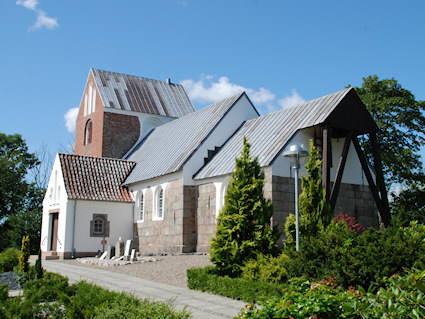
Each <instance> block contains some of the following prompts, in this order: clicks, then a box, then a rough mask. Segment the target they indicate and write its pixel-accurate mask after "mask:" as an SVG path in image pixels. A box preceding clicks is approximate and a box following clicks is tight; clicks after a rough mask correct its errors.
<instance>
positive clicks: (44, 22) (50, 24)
mask: <svg viewBox="0 0 425 319" xmlns="http://www.w3.org/2000/svg"><path fill="white" fill-rule="evenodd" d="M57 26H58V20H57V19H56V18H50V17H48V16H46V14H45V13H44V12H43V11H41V10H39V11H38V15H37V21H36V23H35V24H34V25H33V26H32V27H31V28H30V30H36V29H40V28H42V27H46V28H47V29H54V28H56V27H57Z"/></svg>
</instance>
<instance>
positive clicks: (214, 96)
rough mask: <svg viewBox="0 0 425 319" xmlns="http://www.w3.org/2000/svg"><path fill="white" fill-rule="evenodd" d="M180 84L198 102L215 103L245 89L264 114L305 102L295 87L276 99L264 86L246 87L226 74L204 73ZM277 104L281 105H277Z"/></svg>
mask: <svg viewBox="0 0 425 319" xmlns="http://www.w3.org/2000/svg"><path fill="white" fill-rule="evenodd" d="M180 84H181V85H183V86H184V88H185V90H186V92H187V94H188V95H189V98H190V99H191V100H192V101H193V102H198V103H215V102H218V101H220V100H222V99H225V98H228V97H230V96H232V95H235V94H237V93H240V92H242V91H245V92H246V93H247V94H248V96H249V98H250V99H251V101H252V103H254V105H255V106H256V107H257V108H258V109H259V111H260V113H262V114H265V113H270V112H274V111H278V110H280V109H283V108H286V107H289V106H294V105H298V104H302V103H304V102H305V100H304V99H303V97H302V96H301V95H299V94H298V92H297V91H296V90H295V89H292V90H291V94H290V95H288V94H285V96H284V97H283V98H281V99H278V100H277V101H276V94H274V93H273V92H271V91H270V90H269V89H266V88H264V87H260V88H259V89H258V90H255V89H252V88H246V87H244V86H242V85H239V84H236V83H232V82H230V79H229V78H228V77H226V76H221V77H219V78H218V79H215V78H214V77H213V76H212V75H205V74H202V75H201V77H200V80H199V81H194V80H193V79H186V80H183V81H181V82H180ZM276 104H278V105H279V106H276Z"/></svg>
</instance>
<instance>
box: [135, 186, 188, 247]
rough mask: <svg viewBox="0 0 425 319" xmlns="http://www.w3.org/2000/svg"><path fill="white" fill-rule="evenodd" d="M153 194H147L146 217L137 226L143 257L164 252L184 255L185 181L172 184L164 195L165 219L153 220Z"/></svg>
mask: <svg viewBox="0 0 425 319" xmlns="http://www.w3.org/2000/svg"><path fill="white" fill-rule="evenodd" d="M153 195H154V194H153V192H152V189H148V190H147V192H146V194H145V200H144V205H145V217H144V221H143V222H142V223H138V224H137V231H138V236H139V251H140V253H141V254H142V255H156V254H160V253H163V252H168V253H182V252H183V251H184V244H183V207H184V200H183V199H184V196H183V181H182V180H181V179H180V180H176V181H173V182H170V184H169V185H168V186H167V188H166V189H165V193H164V219H163V220H155V221H153V220H152V212H153V200H154V198H153Z"/></svg>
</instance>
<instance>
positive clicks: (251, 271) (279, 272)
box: [241, 254, 289, 283]
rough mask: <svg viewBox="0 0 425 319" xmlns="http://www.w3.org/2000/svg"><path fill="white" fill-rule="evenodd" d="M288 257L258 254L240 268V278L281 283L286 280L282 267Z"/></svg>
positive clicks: (287, 260) (285, 273)
mask: <svg viewBox="0 0 425 319" xmlns="http://www.w3.org/2000/svg"><path fill="white" fill-rule="evenodd" d="M287 262H289V257H288V256H287V255H285V254H280V255H279V256H278V257H273V256H270V255H264V254H259V255H257V258H256V259H251V260H248V261H247V262H246V263H245V264H244V265H243V266H242V267H241V269H242V278H246V279H251V280H259V281H267V282H273V283H282V282H285V281H286V280H287V271H286V269H285V267H284V265H285V264H286V263H287Z"/></svg>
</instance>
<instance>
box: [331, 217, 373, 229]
mask: <svg viewBox="0 0 425 319" xmlns="http://www.w3.org/2000/svg"><path fill="white" fill-rule="evenodd" d="M341 219H342V220H343V221H344V222H345V223H346V224H347V228H348V229H350V230H352V231H355V232H356V233H361V232H363V231H364V230H365V229H366V228H365V227H364V226H363V225H362V224H360V223H357V220H356V218H355V217H353V216H351V215H350V214H339V215H338V216H336V217H335V222H337V223H338V222H339V221H340V220H341Z"/></svg>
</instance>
